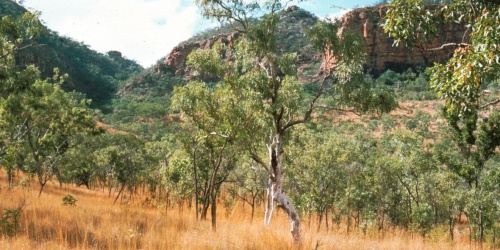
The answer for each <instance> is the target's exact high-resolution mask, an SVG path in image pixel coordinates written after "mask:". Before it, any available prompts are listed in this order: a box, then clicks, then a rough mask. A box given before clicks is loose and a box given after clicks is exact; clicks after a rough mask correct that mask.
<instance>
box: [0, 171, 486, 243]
mask: <svg viewBox="0 0 500 250" xmlns="http://www.w3.org/2000/svg"><path fill="white" fill-rule="evenodd" d="M0 175H3V172H1V174H0ZM2 177H3V176H2ZM5 184H6V180H5V179H4V178H0V185H1V190H0V209H1V210H0V216H4V215H5V211H6V210H5V209H16V208H21V213H20V217H19V221H18V223H19V225H18V228H17V229H16V233H15V234H14V235H12V236H9V235H7V234H5V232H4V231H1V234H0V249H295V248H297V247H296V246H293V245H292V238H291V234H290V232H289V222H288V220H287V218H286V216H285V215H284V213H282V212H280V211H278V212H277V213H275V216H274V218H273V221H272V223H271V226H270V227H267V228H266V227H264V226H263V223H262V221H263V208H261V209H258V211H257V212H256V218H255V219H254V220H253V222H252V220H251V218H250V207H249V206H248V205H247V206H245V205H244V203H242V202H237V203H236V205H235V206H234V207H233V208H232V209H230V210H224V209H219V210H220V211H219V214H218V225H217V231H216V232H213V231H212V230H211V224H210V221H209V220H208V221H197V220H196V219H195V218H194V217H195V216H194V214H195V211H194V208H193V209H189V208H187V207H184V208H183V209H180V208H179V207H175V208H170V209H165V207H163V206H156V207H154V206H151V205H146V204H145V203H144V202H143V201H144V199H145V197H143V198H141V197H140V196H137V197H135V198H134V199H133V200H131V201H130V200H129V201H128V202H127V203H122V204H120V205H119V204H116V205H113V199H112V198H108V194H107V193H106V192H101V191H89V190H86V189H83V188H77V187H73V186H67V187H63V188H59V187H58V184H55V183H51V184H48V185H47V186H46V189H45V190H44V193H43V194H42V195H41V197H39V198H38V197H37V187H36V185H35V182H34V181H33V182H31V185H32V186H33V189H32V190H30V189H29V188H27V187H24V188H23V187H20V186H18V187H14V188H11V189H8V188H7V187H6V186H5ZM68 194H71V195H72V196H74V197H75V198H76V199H77V200H78V201H77V202H76V206H65V205H63V202H62V198H63V197H65V196H66V195H68ZM220 207H222V206H220ZM317 227H318V225H317V223H316V221H315V220H311V221H309V220H307V218H305V219H303V234H304V240H303V244H302V246H301V248H302V249H476V248H479V246H476V245H470V244H469V242H468V241H467V239H468V237H463V239H462V240H459V241H455V242H450V241H449V240H448V237H446V235H445V233H443V232H445V231H446V230H443V232H435V236H434V237H433V236H432V234H431V236H430V237H428V238H426V239H422V238H421V237H420V236H418V235H416V234H411V233H409V232H406V231H404V230H400V229H397V228H395V229H391V230H389V231H384V232H378V231H376V230H373V231H371V230H368V231H367V232H365V233H364V232H361V231H359V232H357V231H355V232H351V233H349V234H347V233H346V232H347V230H346V227H345V225H344V224H342V223H341V224H340V225H334V227H333V228H330V230H329V231H328V232H327V231H326V229H325V228H324V227H323V228H322V229H321V230H319V231H318V230H317ZM0 230H2V229H1V228H0ZM483 249H493V247H491V246H483Z"/></svg>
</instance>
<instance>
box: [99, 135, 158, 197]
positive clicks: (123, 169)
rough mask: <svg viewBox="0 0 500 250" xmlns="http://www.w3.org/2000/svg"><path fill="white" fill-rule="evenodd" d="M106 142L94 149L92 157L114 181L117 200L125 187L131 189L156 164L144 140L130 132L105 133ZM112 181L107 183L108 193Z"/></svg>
mask: <svg viewBox="0 0 500 250" xmlns="http://www.w3.org/2000/svg"><path fill="white" fill-rule="evenodd" d="M105 137H106V144H105V145H104V146H103V147H102V148H100V149H99V150H96V151H95V152H94V154H93V157H95V158H96V163H97V166H98V167H100V168H104V169H106V172H107V175H108V176H109V177H110V178H111V179H112V181H114V182H116V187H117V189H118V194H117V195H116V197H115V199H114V203H116V202H117V201H118V199H119V198H120V196H121V195H122V193H123V191H124V190H125V188H126V187H128V188H129V189H130V190H131V191H132V190H133V188H134V187H135V186H136V184H138V183H139V182H141V181H143V180H144V178H143V177H144V176H145V173H147V172H149V170H150V167H151V166H152V165H154V164H156V163H155V162H154V161H153V160H154V158H153V157H151V155H149V154H148V153H147V151H146V148H145V142H144V141H143V140H141V139H140V138H137V137H136V136H135V135H131V134H106V135H105ZM112 184H113V183H112V182H110V183H109V187H110V194H111V186H112Z"/></svg>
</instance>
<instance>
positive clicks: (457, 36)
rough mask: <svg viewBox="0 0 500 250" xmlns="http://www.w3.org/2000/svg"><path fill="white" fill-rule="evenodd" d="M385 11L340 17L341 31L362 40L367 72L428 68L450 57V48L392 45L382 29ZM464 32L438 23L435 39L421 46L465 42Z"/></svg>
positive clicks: (370, 10)
mask: <svg viewBox="0 0 500 250" xmlns="http://www.w3.org/2000/svg"><path fill="white" fill-rule="evenodd" d="M387 9H388V7H387V6H375V7H367V8H359V9H355V10H353V11H350V12H348V13H347V14H345V15H344V16H343V17H342V18H341V23H342V29H350V30H352V31H355V32H356V33H358V34H360V35H361V36H362V37H363V42H364V48H365V52H366V55H367V57H366V64H365V70H366V71H367V73H369V74H373V75H378V74H380V73H382V72H384V71H386V70H387V69H391V70H393V71H397V72H400V71H403V70H405V69H407V68H410V67H416V66H418V65H421V66H430V65H432V64H433V63H434V62H443V61H446V60H448V59H449V58H450V57H451V56H452V55H453V48H447V49H442V50H431V51H430V50H422V49H409V48H407V47H405V46H404V45H403V44H400V45H399V46H394V40H393V39H392V38H390V37H389V36H388V35H387V34H386V33H385V32H384V29H383V28H382V24H383V22H384V20H383V17H384V15H385V13H386V12H387ZM465 32H466V29H465V27H464V26H462V25H459V24H452V23H445V22H444V21H443V22H440V23H439V29H438V35H437V37H436V38H434V39H431V40H428V41H426V42H424V43H423V44H422V47H423V48H426V49H430V48H438V47H440V46H441V45H442V44H445V43H460V42H464V40H463V39H467V36H464V33H465ZM333 56H334V55H333ZM327 61H328V60H327ZM329 61H335V60H332V59H330V60H329ZM326 66H327V67H332V66H333V65H326Z"/></svg>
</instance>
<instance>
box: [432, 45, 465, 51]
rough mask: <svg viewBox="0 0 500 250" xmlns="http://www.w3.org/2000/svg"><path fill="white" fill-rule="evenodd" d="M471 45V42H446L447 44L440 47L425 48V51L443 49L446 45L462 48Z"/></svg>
mask: <svg viewBox="0 0 500 250" xmlns="http://www.w3.org/2000/svg"><path fill="white" fill-rule="evenodd" d="M470 46H471V44H469V43H445V44H443V45H441V46H440V47H437V48H431V49H425V51H436V50H443V49H445V48H446V47H462V48H465V47H470Z"/></svg>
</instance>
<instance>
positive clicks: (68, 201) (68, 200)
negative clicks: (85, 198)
mask: <svg viewBox="0 0 500 250" xmlns="http://www.w3.org/2000/svg"><path fill="white" fill-rule="evenodd" d="M62 200H63V206H76V202H77V199H75V197H73V195H71V194H68V195H66V196H64V198H63V199H62Z"/></svg>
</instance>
